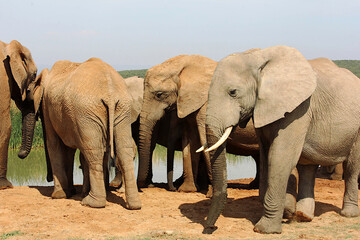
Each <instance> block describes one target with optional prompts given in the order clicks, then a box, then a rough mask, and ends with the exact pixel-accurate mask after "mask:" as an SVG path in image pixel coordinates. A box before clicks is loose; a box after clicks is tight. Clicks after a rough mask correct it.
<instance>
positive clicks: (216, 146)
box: [205, 127, 233, 152]
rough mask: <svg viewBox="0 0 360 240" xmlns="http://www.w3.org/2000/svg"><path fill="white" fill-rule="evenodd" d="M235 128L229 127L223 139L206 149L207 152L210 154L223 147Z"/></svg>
mask: <svg viewBox="0 0 360 240" xmlns="http://www.w3.org/2000/svg"><path fill="white" fill-rule="evenodd" d="M232 128H233V127H228V128H227V129H226V130H225V132H224V134H223V135H222V137H221V138H220V139H219V141H217V142H216V143H215V144H214V145H212V146H211V147H210V148H208V149H206V150H205V152H210V151H212V150H215V149H217V148H218V147H220V146H221V144H223V143H224V142H225V141H226V139H227V138H228V137H229V135H230V133H231V130H232Z"/></svg>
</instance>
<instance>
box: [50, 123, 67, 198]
mask: <svg viewBox="0 0 360 240" xmlns="http://www.w3.org/2000/svg"><path fill="white" fill-rule="evenodd" d="M46 132H47V138H46V139H47V145H48V148H49V158H50V162H51V168H52V172H53V178H54V190H53V193H52V194H51V197H52V198H55V199H59V198H67V197H70V196H71V194H70V189H69V188H68V187H69V181H68V176H67V168H66V165H67V160H68V159H67V158H68V155H67V149H66V146H65V145H64V143H63V142H62V141H61V139H60V138H59V137H58V136H57V135H56V134H55V132H54V131H53V129H52V127H51V126H47V128H46Z"/></svg>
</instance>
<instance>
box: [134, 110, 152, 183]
mask: <svg viewBox="0 0 360 240" xmlns="http://www.w3.org/2000/svg"><path fill="white" fill-rule="evenodd" d="M147 116H148V114H146V113H142V114H140V130H139V168H138V176H137V185H138V187H146V186H147V185H148V184H149V183H150V181H151V179H150V178H151V176H150V174H149V170H150V161H151V154H152V152H151V138H152V132H153V130H154V127H155V122H154V121H151V120H149V119H148V118H147Z"/></svg>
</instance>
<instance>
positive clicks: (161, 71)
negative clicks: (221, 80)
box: [138, 55, 216, 187]
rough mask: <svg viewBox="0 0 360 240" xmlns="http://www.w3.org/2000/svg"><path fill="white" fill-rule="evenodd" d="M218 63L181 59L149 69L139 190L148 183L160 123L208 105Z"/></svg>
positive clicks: (189, 57) (191, 57)
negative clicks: (154, 136) (153, 140)
mask: <svg viewBox="0 0 360 240" xmlns="http://www.w3.org/2000/svg"><path fill="white" fill-rule="evenodd" d="M215 66H216V62H215V61H213V60H211V59H209V58H206V57H203V56H199V55H180V56H176V57H174V58H171V59H169V60H167V61H165V62H164V63H162V64H159V65H157V66H154V67H152V68H150V69H149V70H148V71H147V73H146V76H145V83H144V85H145V86H144V100H143V107H142V110H141V113H140V133H139V134H140V139H139V172H138V186H139V187H145V186H146V185H147V184H148V183H149V177H150V176H149V167H150V159H151V156H150V153H151V151H150V148H151V138H152V133H153V130H154V127H155V124H156V123H157V121H159V120H160V119H161V118H162V117H163V116H164V114H165V113H166V112H169V111H171V110H174V109H177V115H178V117H179V118H184V117H186V116H188V115H189V114H191V113H193V112H195V111H197V110H198V109H200V108H201V106H203V105H204V104H205V103H206V101H207V93H208V88H209V85H210V81H211V77H212V74H213V71H214V69H215Z"/></svg>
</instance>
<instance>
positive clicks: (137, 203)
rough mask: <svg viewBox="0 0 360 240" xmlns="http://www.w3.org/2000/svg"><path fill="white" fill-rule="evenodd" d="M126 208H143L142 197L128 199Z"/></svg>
mask: <svg viewBox="0 0 360 240" xmlns="http://www.w3.org/2000/svg"><path fill="white" fill-rule="evenodd" d="M126 208H127V209H129V210H139V209H141V201H140V199H139V198H138V199H136V200H132V201H128V202H127V203H126Z"/></svg>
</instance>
